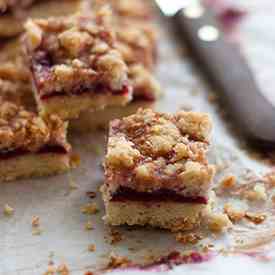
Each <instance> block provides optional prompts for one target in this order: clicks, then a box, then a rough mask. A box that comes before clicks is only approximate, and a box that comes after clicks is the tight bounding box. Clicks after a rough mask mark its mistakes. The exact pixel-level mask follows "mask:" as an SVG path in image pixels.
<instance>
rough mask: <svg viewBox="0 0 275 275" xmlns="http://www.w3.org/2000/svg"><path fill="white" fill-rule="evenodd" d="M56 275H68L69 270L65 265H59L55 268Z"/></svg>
mask: <svg viewBox="0 0 275 275" xmlns="http://www.w3.org/2000/svg"><path fill="white" fill-rule="evenodd" d="M57 273H58V274H60V275H69V274H70V270H69V268H68V267H67V265H66V264H61V265H59V266H58V267H57Z"/></svg>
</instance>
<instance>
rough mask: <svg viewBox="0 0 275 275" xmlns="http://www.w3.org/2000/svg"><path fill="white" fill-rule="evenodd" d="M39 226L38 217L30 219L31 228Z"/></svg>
mask: <svg viewBox="0 0 275 275" xmlns="http://www.w3.org/2000/svg"><path fill="white" fill-rule="evenodd" d="M39 226H40V218H39V217H38V216H33V217H32V227H39Z"/></svg>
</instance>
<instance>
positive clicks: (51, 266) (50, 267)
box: [43, 264, 56, 275]
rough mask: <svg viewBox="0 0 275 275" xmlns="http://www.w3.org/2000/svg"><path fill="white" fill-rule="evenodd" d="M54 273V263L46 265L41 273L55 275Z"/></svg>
mask: <svg viewBox="0 0 275 275" xmlns="http://www.w3.org/2000/svg"><path fill="white" fill-rule="evenodd" d="M55 273H56V268H55V267H54V265H51V264H50V265H48V268H47V270H46V272H45V273H44V274H43V275H55Z"/></svg>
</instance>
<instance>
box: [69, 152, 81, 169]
mask: <svg viewBox="0 0 275 275" xmlns="http://www.w3.org/2000/svg"><path fill="white" fill-rule="evenodd" d="M80 162H81V160H80V156H79V155H78V154H73V155H72V156H71V166H72V168H77V167H78V166H79V165H80Z"/></svg>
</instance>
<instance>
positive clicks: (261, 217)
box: [245, 212, 266, 224]
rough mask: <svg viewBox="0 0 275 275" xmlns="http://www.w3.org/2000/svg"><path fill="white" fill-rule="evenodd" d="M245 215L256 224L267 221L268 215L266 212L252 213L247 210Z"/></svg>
mask: <svg viewBox="0 0 275 275" xmlns="http://www.w3.org/2000/svg"><path fill="white" fill-rule="evenodd" d="M245 217H246V218H247V219H248V220H249V221H251V222H253V223H255V224H261V223H263V222H264V221H265V219H266V215H265V214H259V213H252V212H246V214H245Z"/></svg>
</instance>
